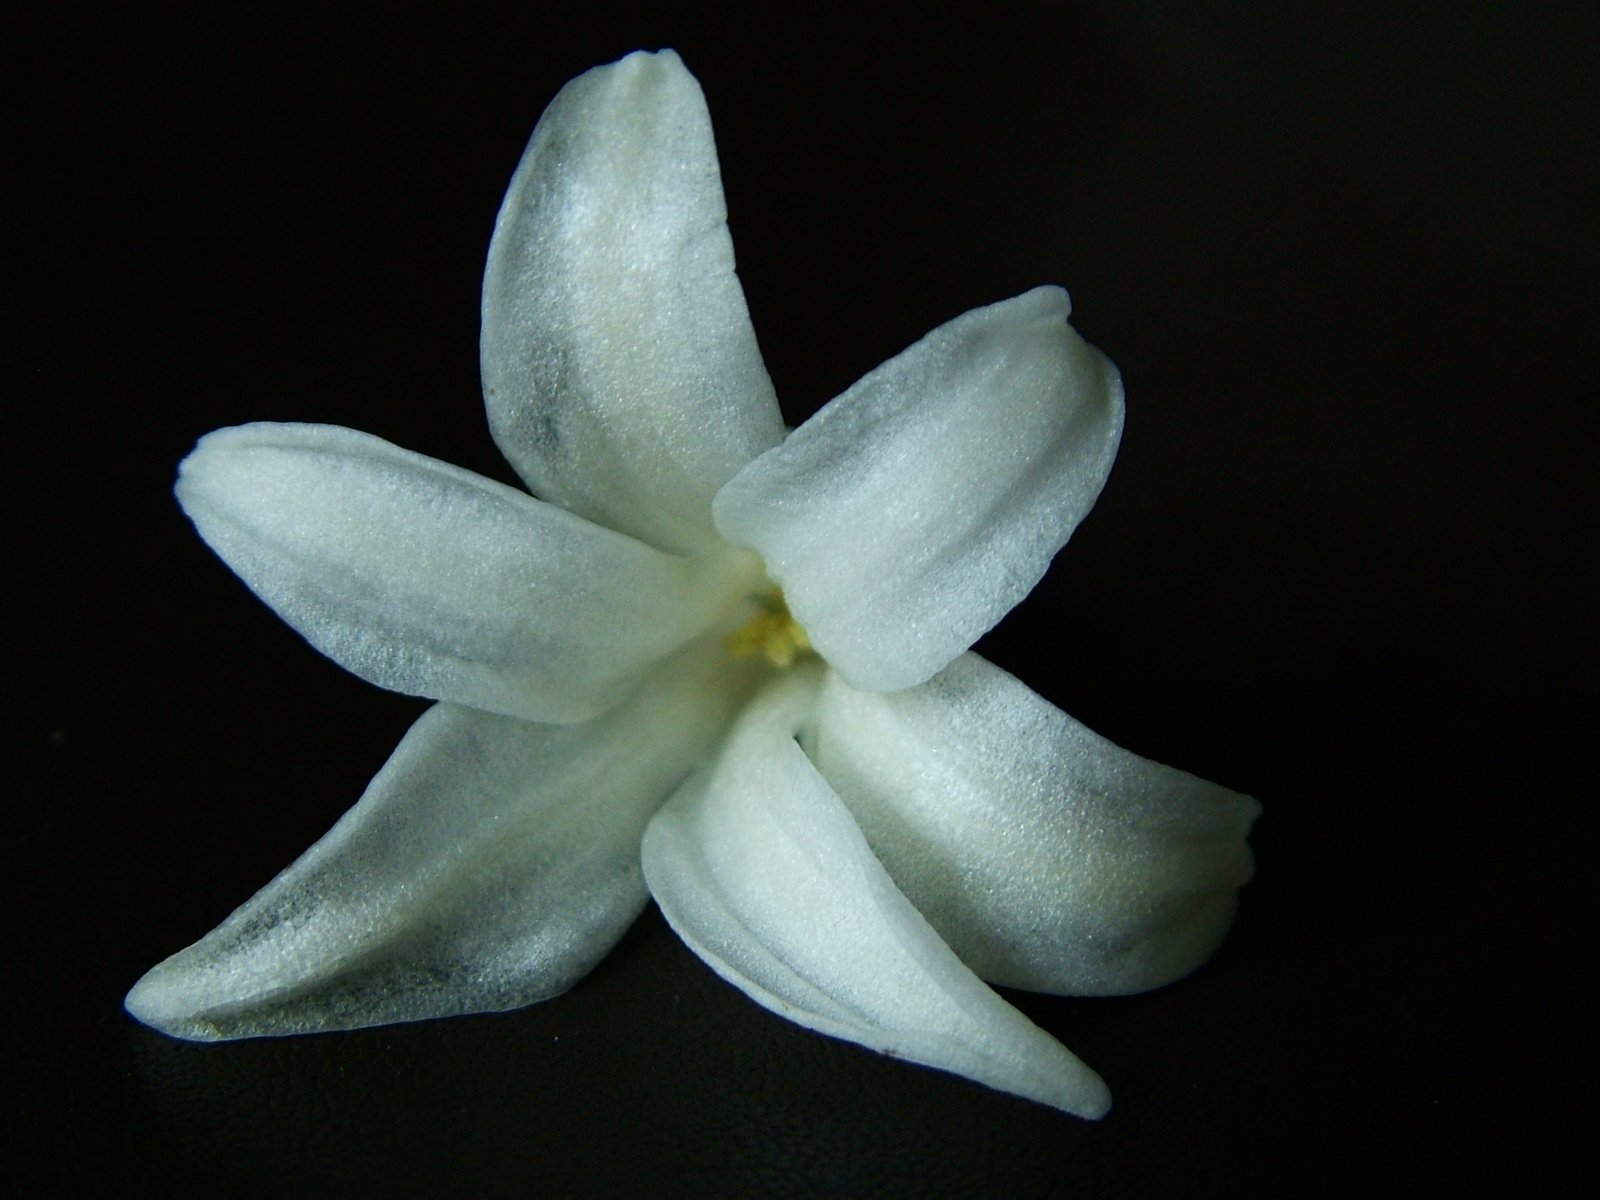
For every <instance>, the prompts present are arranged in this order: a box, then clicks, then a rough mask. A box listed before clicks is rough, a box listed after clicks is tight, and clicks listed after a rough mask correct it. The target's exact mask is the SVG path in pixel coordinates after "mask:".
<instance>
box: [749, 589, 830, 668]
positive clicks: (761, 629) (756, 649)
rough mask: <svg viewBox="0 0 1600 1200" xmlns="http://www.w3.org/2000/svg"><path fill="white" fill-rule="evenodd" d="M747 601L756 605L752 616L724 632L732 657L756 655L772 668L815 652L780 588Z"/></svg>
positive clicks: (786, 665) (783, 665) (782, 665)
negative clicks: (731, 630)
mask: <svg viewBox="0 0 1600 1200" xmlns="http://www.w3.org/2000/svg"><path fill="white" fill-rule="evenodd" d="M751 600H752V601H754V602H755V605H756V607H757V612H756V615H755V616H753V617H751V618H750V619H749V620H748V621H746V622H745V623H744V624H743V625H741V626H740V627H739V628H738V629H735V630H734V631H733V632H732V633H730V634H729V635H728V650H729V651H730V652H731V653H732V654H733V656H734V657H735V658H748V657H750V656H751V655H753V654H759V655H761V657H762V658H764V659H766V660H767V661H768V662H769V663H771V664H772V665H773V666H775V667H788V666H793V665H794V662H795V660H796V659H798V658H802V657H804V656H805V655H807V654H813V653H815V651H813V650H812V649H811V639H810V638H809V637H807V636H806V631H805V630H804V629H803V628H801V626H800V622H798V621H796V620H795V619H794V616H793V615H792V614H791V613H790V612H789V606H788V604H786V603H785V602H784V599H783V591H782V589H780V588H778V587H773V588H772V590H771V591H767V592H763V593H761V594H760V595H758V596H752V597H751Z"/></svg>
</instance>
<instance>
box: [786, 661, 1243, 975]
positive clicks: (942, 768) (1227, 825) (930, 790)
mask: <svg viewBox="0 0 1600 1200" xmlns="http://www.w3.org/2000/svg"><path fill="white" fill-rule="evenodd" d="M814 720H815V724H814V726H813V727H811V728H810V729H808V730H807V732H806V734H805V745H806V749H807V751H808V753H809V754H810V755H811V758H812V760H813V761H814V762H815V763H816V765H817V767H818V769H819V770H820V771H821V772H822V774H823V776H824V777H825V778H826V779H827V780H828V782H829V783H830V784H831V785H832V786H833V787H834V789H835V790H836V791H837V792H838V793H839V795H840V796H841V797H843V798H844V801H845V803H846V804H847V805H849V808H850V811H851V813H852V814H854V816H855V818H856V820H857V821H858V822H859V823H860V825H861V829H862V832H863V833H864V834H865V835H866V838H867V841H868V842H870V843H871V845H872V848H873V850H874V852H875V853H876V854H877V856H878V858H879V859H880V860H881V861H882V862H883V864H884V866H885V867H886V868H887V869H888V871H889V874H890V875H891V876H892V877H893V878H894V880H895V882H896V883H898V884H899V885H900V887H901V888H902V889H903V890H904V892H905V893H906V895H907V896H908V897H909V898H910V900H911V902H912V903H913V904H915V905H916V906H917V908H918V909H919V910H920V911H921V912H922V914H923V915H924V916H925V917H927V918H928V920H929V922H930V923H931V924H932V925H933V927H934V928H935V929H937V930H938V931H939V933H940V934H941V935H942V936H943V937H944V939H945V940H946V941H947V942H949V943H950V945H951V947H952V948H953V949H954V950H955V952H956V953H957V954H959V955H960V956H961V959H962V961H963V962H965V963H966V964H967V965H968V966H970V967H971V968H972V969H973V970H974V971H976V972H977V973H978V974H979V975H981V976H982V977H983V978H984V979H987V980H989V981H990V982H991V983H997V984H1002V985H1006V986H1010V987H1023V988H1031V989H1034V990H1038V991H1047V992H1062V993H1076V994H1088V995H1109V994H1115V993H1122V992H1135V991H1142V990H1144V989H1146V988H1153V987H1158V986H1160V985H1161V984H1164V983H1167V982H1169V981H1170V980H1173V979H1176V978H1177V977H1179V976H1180V975H1184V974H1186V973H1187V972H1189V971H1191V970H1193V969H1194V968H1195V967H1197V966H1199V965H1200V963H1202V962H1204V961H1205V959H1206V958H1207V957H1209V956H1210V954H1211V952H1212V951H1213V950H1214V949H1216V946H1217V944H1218V943H1219V942H1220V941H1221V940H1222V936H1223V934H1224V933H1225V932H1226V931H1227V928H1228V924H1229V922H1230V921H1231V920H1232V917H1233V911H1234V906H1235V892H1236V889H1237V888H1238V887H1239V885H1241V884H1242V883H1244V882H1245V881H1246V880H1248V879H1249V878H1250V874H1251V860H1250V847H1249V846H1248V845H1247V844H1246V842H1245V840H1244V839H1245V835H1246V834H1247V833H1248V832H1249V829H1250V825H1251V822H1252V821H1254V820H1255V817H1256V815H1257V814H1258V813H1259V812H1260V806H1259V805H1258V804H1257V803H1256V802H1255V801H1254V800H1252V799H1250V798H1249V797H1247V796H1241V795H1238V794H1237V793H1235V792H1230V791H1228V790H1227V789H1226V788H1222V787H1218V786H1217V785H1216V784H1214V783H1207V782H1205V781H1204V780H1202V779H1197V778H1195V777H1194V776H1193V775H1189V774H1187V773H1186V772H1183V771H1179V770H1176V769H1174V768H1172V767H1164V766H1161V765H1159V764H1158V763H1153V762H1150V761H1148V760H1146V759H1142V758H1140V757H1138V756H1137V755H1134V754H1130V753H1129V752H1128V751H1126V750H1123V749H1120V748H1118V747H1117V746H1115V745H1113V744H1112V743H1111V742H1108V741H1107V740H1106V739H1105V738H1102V737H1100V736H1099V735H1098V734H1096V733H1093V732H1092V731H1090V730H1089V729H1087V728H1085V727H1084V726H1083V725H1081V724H1079V723H1078V722H1077V721H1074V720H1073V719H1072V718H1071V717H1069V716H1067V714H1066V713H1064V712H1062V711H1061V710H1060V709H1058V708H1056V707H1055V706H1054V705H1052V704H1050V703H1048V702H1047V701H1045V700H1043V699H1041V698H1040V697H1039V696H1037V695H1036V694H1034V693H1033V692H1032V691H1030V690H1028V688H1026V687H1025V686H1023V685H1022V684H1021V683H1020V682H1018V681H1017V680H1016V679H1014V678H1013V677H1012V676H1010V675H1008V674H1007V673H1006V672H1004V671H1002V670H1001V669H1000V668H999V667H996V666H994V665H993V664H991V663H988V662H985V661H984V660H983V659H982V658H979V657H978V656H977V655H975V654H967V655H963V656H962V657H961V658H958V659H957V660H956V661H955V662H953V663H952V664H951V665H950V666H949V667H948V668H946V669H945V670H944V671H943V672H941V673H940V674H938V675H936V676H935V677H934V678H933V679H932V680H930V681H929V682H927V683H926V684H923V685H922V686H921V687H918V688H915V689H912V690H909V691H904V692H898V693H895V694H893V695H879V694H873V693H868V692H862V691H858V690H856V689H855V688H852V687H850V686H849V685H848V684H846V683H844V682H843V681H841V680H838V679H830V680H829V682H828V684H827V686H826V687H825V688H824V689H823V693H822V696H821V698H820V700H819V702H818V704H817V706H816V710H815V717H814Z"/></svg>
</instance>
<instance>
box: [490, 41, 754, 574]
mask: <svg viewBox="0 0 1600 1200" xmlns="http://www.w3.org/2000/svg"><path fill="white" fill-rule="evenodd" d="M726 217H727V208H726V205H725V204H724V202H723V198H722V177H721V174H720V172H719V170H718V167H717V151H716V146H715V145H714V144H713V142H712V139H711V119H710V117H709V116H708V115H707V114H706V106H705V98H704V97H703V96H702V95H701V94H700V86H699V84H697V83H696V82H695V81H694V77H693V76H692V75H690V74H689V72H688V71H687V70H685V69H684V66H683V63H682V62H680V61H679V60H678V56H677V55H676V54H673V53H672V52H671V51H670V50H667V51H662V52H661V53H660V54H643V53H640V54H632V55H629V56H628V57H627V58H625V59H623V60H622V61H621V62H618V63H614V64H612V65H611V66H608V67H598V68H596V69H595V70H593V71H590V72H588V73H587V74H585V75H582V76H579V77H578V78H577V79H574V80H573V81H572V82H571V83H569V84H567V86H566V87H564V88H563V89H562V90H561V93H560V95H558V96H557V97H556V98H555V100H554V101H553V102H552V103H551V105H550V107H549V109H547V110H546V112H545V114H544V116H543V117H542V118H541V119H540V121H539V125H538V127H537V128H536V129H535V130H534V131H533V139H532V141H530V142H529V144H528V149H527V153H526V154H525V155H524V156H523V159H522V164H521V166H519V167H518V168H517V173H516V175H515V176H514V177H513V178H512V180H511V187H510V189H509V190H508V191H507V193H506V198H505V202H504V205H503V206H502V207H501V209H500V216H499V219H498V220H497V221H496V223H495V230H494V240H493V242H492V243H491V245H490V247H489V265H488V270H487V272H486V274H485V276H484V281H483V343H482V357H483V383H484V394H485V398H486V402H487V404H488V409H489V423H490V426H491V427H492V429H493V430H494V436H495V440H496V441H497V442H498V443H499V445H500V449H501V452H502V453H504V454H505V456H506V458H508V459H509V460H510V461H511V464H512V465H513V466H514V467H516V469H517V470H518V472H520V473H521V475H522V477H523V479H525V480H527V482H528V486H529V487H530V488H532V489H533V491H534V492H535V493H536V494H538V495H539V496H541V497H543V498H544V499H546V500H550V501H553V502H554V503H556V504H560V505H562V506H563V507H566V508H570V509H572V510H573V511H574V512H578V513H582V514H583V515H584V516H586V517H589V518H591V519H592V520H595V521H599V522H600V523H602V524H604V525H608V526H610V527H611V528H613V529H618V530H621V531H622V532H624V533H631V534H633V535H634V536H635V537H640V538H643V539H644V540H645V541H648V542H650V543H652V544H653V545H656V546H660V547H662V548H663V549H668V550H696V549H699V548H701V547H703V546H705V545H706V544H708V543H709V542H710V541H711V540H712V539H713V538H714V537H715V533H714V530H713V529H712V526H711V498H712V496H714V495H715V494H716V491H717V489H718V488H719V487H721V486H722V484H723V483H724V482H725V481H727V480H728V479H729V478H730V477H731V476H732V475H733V473H734V472H735V471H737V470H738V469H739V468H740V467H742V466H744V464H745V463H747V462H749V461H750V460H751V459H752V458H754V457H755V456H756V455H757V454H760V453H761V452H762V451H763V450H765V449H767V448H768V447H769V446H772V445H775V444H776V443H777V441H778V439H779V438H781V437H782V436H783V426H782V420H781V418H780V417H779V415H778V406H777V400H776V398H775V396H774V395H773V391H772V381H771V380H770V379H769V378H768V377H767V371H766V367H765V366H764V365H763V364H762V362H761V351H760V348H759V347H758V346H757V345H756V338H755V332H754V330H752V329H751V327H750V314H749V311H748V310H747V309H746V307H745V301H744V292H743V290H742V289H741V288H740V286H739V280H738V277H737V276H735V275H734V272H733V242H732V239H731V238H730V237H729V236H728V228H727V225H726Z"/></svg>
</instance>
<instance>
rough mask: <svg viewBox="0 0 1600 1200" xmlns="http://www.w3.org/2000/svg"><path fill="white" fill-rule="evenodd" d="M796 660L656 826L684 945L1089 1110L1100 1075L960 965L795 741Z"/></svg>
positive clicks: (664, 897)
mask: <svg viewBox="0 0 1600 1200" xmlns="http://www.w3.org/2000/svg"><path fill="white" fill-rule="evenodd" d="M818 674H820V672H819V671H817V670H808V669H806V668H799V669H797V671H796V672H795V673H794V674H793V675H791V676H790V677H789V678H787V679H785V680H784V681H782V682H781V683H778V684H775V685H772V686H771V687H770V688H769V689H768V690H766V691H764V692H763V693H762V694H761V695H760V697H758V699H757V700H756V701H755V702H754V703H753V704H752V706H751V707H750V709H748V710H747V711H746V712H745V714H744V715H743V716H741V718H740V720H739V722H738V723H737V724H736V725H735V727H734V729H733V731H732V733H731V734H730V736H729V738H728V740H727V741H726V742H725V743H724V745H723V748H722V750H721V752H720V753H719V755H718V757H717V759H716V760H715V762H714V763H713V764H711V765H710V766H709V767H707V768H705V769H703V770H702V771H700V772H697V773H696V774H695V775H694V776H693V777H691V778H690V780H689V781H688V782H686V783H685V784H684V786H683V787H682V788H681V789H680V790H679V791H678V793H677V794H676V795H675V796H674V797H673V798H672V800H671V801H670V802H669V803H668V805H667V806H666V807H665V808H664V809H662V810H661V812H660V813H659V814H658V815H657V816H656V818H655V819H654V820H653V821H652V822H651V823H650V827H649V830H648V831H647V832H646V834H645V840H644V871H645V877H646V879H647V881H648V882H649V885H650V891H651V894H652V895H654V896H655V898H656V901H657V903H658V904H660V906H661V910H662V912H663V913H664V914H665V915H666V917H667V920H668V921H669V922H670V923H671V924H672V927H673V928H674V929H675V930H677V931H678V933H679V935H680V936H681V937H682V938H683V940H684V941H685V942H686V943H687V944H688V945H689V946H690V947H691V948H692V949H693V950H694V951H695V953H696V954H698V955H699V956H700V957H701V958H702V959H704V960H705V961H706V963H707V964H708V965H710V966H711V968H712V969H713V970H715V971H716V972H717V974H719V975H721V976H722V977H723V978H724V979H726V980H727V981H728V982H730V983H732V984H733V985H734V986H735V987H738V988H740V989H741V990H742V991H744V992H745V993H746V994H747V995H749V996H750V997H751V998H752V999H754V1000H755V1001H757V1002H758V1003H759V1004H762V1005H764V1006H765V1007H767V1008H769V1009H771V1010H772V1011H774V1012H776V1013H778V1014H779V1015H780V1016H784V1017H787V1018H789V1019H790V1020H792V1021H795V1022H797V1023H798V1024H801V1025H804V1026H806V1027H807V1028H810V1029H815V1030H817V1031H818V1032H821V1033H825V1034H829V1035H831V1036H833V1037H838V1038H844V1039H846V1040H848V1041H852V1042H857V1043H859V1044H861V1045H863V1046H867V1047H869V1048H870V1049H873V1050H877V1051H880V1052H882V1053H886V1054H890V1055H893V1056H894V1057H897V1058H906V1059H910V1060H911V1061H913V1062H919V1063H924V1064H927V1065H928V1066H932V1067H938V1068H940V1069H942V1070H946V1071H953V1072H955V1073H957V1074H959V1075H964V1076H967V1077H968V1078H971V1079H975V1080H978V1081H979V1082H981V1083H985V1084H988V1085H989V1086H990V1087H994V1088H999V1089H1000V1090H1002V1091H1007V1092H1012V1093H1015V1094H1017V1095H1019V1096H1026V1097H1028V1098H1029V1099H1032V1100H1037V1101H1040V1102H1042V1103H1045V1104H1050V1105H1053V1106H1055V1107H1057V1108H1061V1109H1064V1110H1066V1111H1067V1112H1071V1113H1075V1114H1077V1115H1079V1116H1084V1117H1099V1116H1101V1115H1103V1114H1104V1113H1105V1112H1106V1110H1107V1108H1108V1107H1109V1106H1110V1096H1109V1093H1108V1092H1107V1090H1106V1087H1105V1084H1104V1083H1103V1082H1101V1080H1100V1078H1099V1076H1097V1075H1096V1074H1095V1073H1094V1072H1093V1071H1091V1070H1090V1069H1089V1068H1088V1067H1086V1066H1084V1064H1083V1063H1082V1062H1081V1061H1079V1060H1078V1059H1077V1058H1076V1057H1075V1056H1073V1055H1072V1054H1071V1053H1070V1052H1069V1051H1068V1050H1066V1049H1065V1048H1064V1047H1063V1046H1062V1045H1061V1044H1060V1043H1059V1042H1057V1041H1055V1039H1053V1038H1052V1037H1050V1036H1049V1035H1048V1034H1047V1033H1045V1032H1044V1031H1043V1030H1041V1029H1040V1028H1038V1027H1037V1026H1036V1025H1034V1024H1033V1023H1032V1022H1030V1021H1029V1020H1028V1019H1027V1018H1026V1017H1024V1016H1023V1015H1022V1014H1021V1013H1019V1012H1018V1011H1017V1010H1016V1009H1014V1008H1012V1007H1011V1006H1010V1005H1009V1004H1007V1003H1006V1002H1005V1001H1004V1000H1002V999H1001V998H1000V997H999V996H997V995H996V994H995V993H994V992H992V991H991V990H990V989H989V988H988V987H986V986H985V985H984V984H983V982H982V981H981V980H980V979H979V978H978V977H977V976H976V975H974V974H973V973H972V972H971V971H970V970H968V969H967V967H966V966H964V965H963V964H962V963H961V961H960V960H959V959H958V958H957V957H956V956H955V954H954V953H952V951H951V949H950V947H948V946H947V945H945V943H944V942H943V941H941V940H940V938H939V936H938V934H937V933H935V932H934V930H933V929H932V928H931V927H930V926H929V924H928V922H927V921H925V920H924V919H923V918H922V917H921V916H920V915H919V914H918V912H917V910H916V909H915V908H913V907H912V906H911V904H910V903H909V902H908V901H907V899H906V897H905V896H904V895H903V894H902V893H901V891H900V890H899V889H898V888H897V887H896V886H895V884H894V882H893V881H892V880H891V879H890V878H889V875H888V873H887V872H886V871H885V870H884V869H883V867H882V865H881V864H880V863H879V862H878V860H877V859H876V858H874V857H873V854H872V851H871V850H870V849H869V848H868V845H867V842H866V839H865V838H863V837H862V835H861V831H860V830H859V829H858V828H857V827H856V823H855V821H854V820H852V819H851V816H850V814H849V812H848V811H847V810H846V809H845V806H844V805H843V803H842V802H841V801H840V800H839V798H838V796H836V795H835V794H834V793H833V791H832V790H831V789H830V788H829V786H828V784H827V783H826V781H824V779H823V778H822V776H821V775H819V774H818V773H817V771H816V769H815V768H814V767H813V766H812V765H811V763H810V761H809V760H808V759H807V758H806V756H805V754H804V753H803V752H802V751H801V749H800V747H799V745H798V744H797V743H796V741H795V731H796V730H797V729H798V728H799V727H800V726H801V724H802V723H803V722H804V720H805V716H806V710H807V708H808V706H809V704H810V701H811V699H812V696H813V695H814V692H815V689H816V687H817V686H818V684H817V676H818Z"/></svg>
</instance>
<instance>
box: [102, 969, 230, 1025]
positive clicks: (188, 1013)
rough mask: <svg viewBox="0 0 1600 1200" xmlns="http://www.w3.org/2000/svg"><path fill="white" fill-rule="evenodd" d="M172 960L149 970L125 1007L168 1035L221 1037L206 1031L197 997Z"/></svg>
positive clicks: (129, 994) (123, 1001) (138, 1019)
mask: <svg viewBox="0 0 1600 1200" xmlns="http://www.w3.org/2000/svg"><path fill="white" fill-rule="evenodd" d="M171 963H172V959H170V958H169V959H167V960H166V961H164V962H160V963H157V964H156V965H155V966H153V967H151V968H150V969H149V970H148V971H146V972H145V973H144V974H143V975H142V976H141V977H140V979H139V982H137V983H135V984H134V985H133V987H131V988H129V989H128V994H127V995H126V996H124V997H123V999H122V1007H123V1008H124V1009H126V1010H127V1013H128V1015H129V1016H130V1017H132V1018H133V1019H134V1020H136V1021H138V1022H139V1023H140V1024H141V1025H148V1026H149V1027H150V1028H151V1029H154V1030H156V1031H157V1032H158V1033H164V1034H166V1035H167V1036H168V1037H175V1038H182V1039H183V1040H184V1041H190V1042H207V1041H216V1040H218V1039H217V1037H216V1035H215V1034H208V1033H206V1032H205V1027H204V1025H203V1024H202V1023H201V1022H200V1021H198V1020H197V1019H196V1018H197V1017H198V1016H199V1008H198V1006H197V1005H196V1003H195V1000H196V997H194V996H193V995H186V994H185V993H186V989H185V988H184V986H183V978H182V972H181V971H175V970H173V969H172V967H171Z"/></svg>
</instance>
